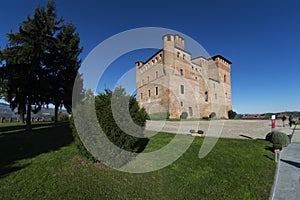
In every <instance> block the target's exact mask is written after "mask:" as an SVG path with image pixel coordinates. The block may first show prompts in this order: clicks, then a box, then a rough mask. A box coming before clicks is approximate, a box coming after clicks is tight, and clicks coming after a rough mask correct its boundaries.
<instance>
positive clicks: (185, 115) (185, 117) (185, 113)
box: [180, 112, 188, 119]
mask: <svg viewBox="0 0 300 200" xmlns="http://www.w3.org/2000/svg"><path fill="white" fill-rule="evenodd" d="M187 117H188V113H187V112H182V113H181V115H180V118H181V119H187Z"/></svg>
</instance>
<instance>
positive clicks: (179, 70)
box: [136, 34, 232, 118]
mask: <svg viewBox="0 0 300 200" xmlns="http://www.w3.org/2000/svg"><path fill="white" fill-rule="evenodd" d="M163 41H164V47H163V49H162V50H161V51H159V52H158V53H157V54H156V55H154V56H152V57H151V58H150V59H149V60H148V61H146V63H143V62H137V63H136V76H137V77H136V81H137V82H136V84H137V88H138V102H139V105H140V106H141V107H144V108H145V109H146V111H147V112H148V113H150V114H151V113H157V112H169V113H170V118H179V117H180V115H181V114H182V112H187V113H188V117H189V118H202V117H207V116H209V115H210V114H211V113H212V112H215V113H216V115H217V117H225V118H227V117H228V110H231V109H232V104H231V80H230V63H229V61H227V60H226V59H224V58H223V57H221V56H220V57H218V56H215V57H212V58H211V59H206V58H203V57H197V58H195V59H191V54H190V53H189V52H187V51H185V50H184V39H183V38H182V37H180V36H179V35H172V34H169V35H165V36H164V37H163Z"/></svg>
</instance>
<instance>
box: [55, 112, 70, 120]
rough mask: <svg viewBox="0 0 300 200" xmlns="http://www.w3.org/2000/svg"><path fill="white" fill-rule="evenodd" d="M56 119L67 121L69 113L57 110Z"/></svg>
mask: <svg viewBox="0 0 300 200" xmlns="http://www.w3.org/2000/svg"><path fill="white" fill-rule="evenodd" d="M57 119H58V121H68V120H69V115H68V114H66V113H62V112H59V113H58V116H57Z"/></svg>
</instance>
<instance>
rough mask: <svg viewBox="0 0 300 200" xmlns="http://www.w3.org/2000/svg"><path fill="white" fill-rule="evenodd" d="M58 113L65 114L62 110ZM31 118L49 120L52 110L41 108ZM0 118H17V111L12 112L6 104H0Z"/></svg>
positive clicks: (52, 113)
mask: <svg viewBox="0 0 300 200" xmlns="http://www.w3.org/2000/svg"><path fill="white" fill-rule="evenodd" d="M58 112H61V113H66V114H67V111H66V110H64V109H62V110H59V111H58ZM31 114H32V116H33V117H44V118H46V119H47V118H50V119H51V117H53V116H54V109H53V108H48V109H47V108H42V109H41V111H40V112H38V113H37V114H33V113H31ZM0 117H5V118H6V119H8V118H9V117H12V118H17V117H18V113H17V110H16V109H15V110H14V111H12V110H11V109H10V107H9V104H6V103H0Z"/></svg>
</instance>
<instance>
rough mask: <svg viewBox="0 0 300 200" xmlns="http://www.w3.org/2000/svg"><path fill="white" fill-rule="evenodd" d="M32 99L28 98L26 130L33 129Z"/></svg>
mask: <svg viewBox="0 0 300 200" xmlns="http://www.w3.org/2000/svg"><path fill="white" fill-rule="evenodd" d="M31 129H32V128H31V101H30V99H28V103H27V115H26V130H27V131H31Z"/></svg>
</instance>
